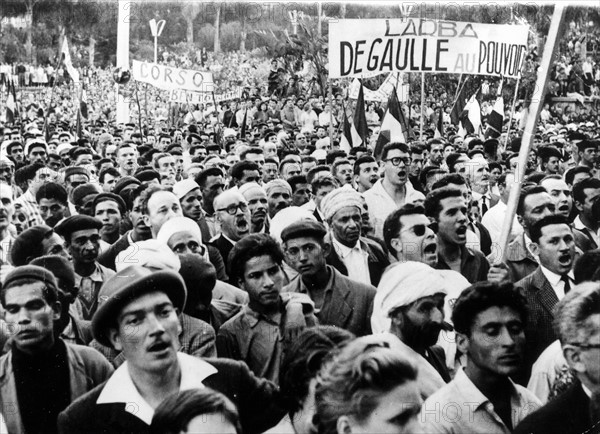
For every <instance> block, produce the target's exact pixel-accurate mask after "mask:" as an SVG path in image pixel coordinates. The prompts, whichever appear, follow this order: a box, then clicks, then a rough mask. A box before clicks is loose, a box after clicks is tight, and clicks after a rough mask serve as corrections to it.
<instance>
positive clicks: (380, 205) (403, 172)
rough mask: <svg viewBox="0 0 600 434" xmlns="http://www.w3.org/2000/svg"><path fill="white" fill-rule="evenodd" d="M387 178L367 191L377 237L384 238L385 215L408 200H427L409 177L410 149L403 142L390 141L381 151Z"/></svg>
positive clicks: (410, 201) (367, 199) (366, 196)
mask: <svg viewBox="0 0 600 434" xmlns="http://www.w3.org/2000/svg"><path fill="white" fill-rule="evenodd" d="M380 164H381V165H382V167H383V169H384V177H383V179H380V180H379V181H377V182H376V183H375V184H374V185H373V187H371V189H370V190H368V191H366V192H365V193H364V196H365V200H366V201H367V205H368V207H369V213H370V216H371V222H372V223H373V227H374V230H375V236H376V237H378V238H380V239H382V238H383V222H384V221H385V219H386V217H387V216H388V215H390V214H391V213H392V212H393V211H395V210H396V209H398V208H399V207H401V206H402V205H404V204H405V203H414V202H419V201H424V200H425V196H424V195H423V193H421V192H419V191H417V190H415V189H414V187H413V186H412V184H411V182H410V181H409V180H408V175H409V171H410V164H411V159H410V149H409V147H408V146H407V145H406V144H404V143H400V142H392V143H388V144H387V145H385V146H384V148H383V151H382V152H381V163H380Z"/></svg>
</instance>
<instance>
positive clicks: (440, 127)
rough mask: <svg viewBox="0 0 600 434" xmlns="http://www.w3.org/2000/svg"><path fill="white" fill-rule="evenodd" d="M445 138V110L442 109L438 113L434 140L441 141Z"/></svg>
mask: <svg viewBox="0 0 600 434" xmlns="http://www.w3.org/2000/svg"><path fill="white" fill-rule="evenodd" d="M443 137H444V110H443V109H442V108H441V107H440V109H439V110H438V113H437V119H436V121H435V133H434V134H433V138H434V139H441V138H443Z"/></svg>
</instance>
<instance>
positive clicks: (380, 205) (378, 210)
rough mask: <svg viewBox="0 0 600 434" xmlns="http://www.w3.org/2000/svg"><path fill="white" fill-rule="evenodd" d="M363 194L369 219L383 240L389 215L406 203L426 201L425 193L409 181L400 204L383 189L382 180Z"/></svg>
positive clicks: (377, 234) (376, 234) (376, 233)
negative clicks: (385, 223) (384, 226)
mask: <svg viewBox="0 0 600 434" xmlns="http://www.w3.org/2000/svg"><path fill="white" fill-rule="evenodd" d="M363 194H364V196H365V201H366V202H367V205H368V207H369V217H370V219H371V223H372V224H373V229H374V231H375V236H376V237H378V238H381V239H383V223H384V222H385V219H386V218H387V216H388V215H390V214H391V213H392V212H393V211H395V210H397V209H398V208H399V207H400V206H402V205H404V204H406V203H413V202H415V201H420V200H423V201H424V200H425V196H424V195H423V193H421V192H420V191H417V190H415V189H414V187H413V186H412V184H411V183H410V181H408V180H407V181H406V184H405V194H404V202H403V203H400V204H396V201H395V200H394V198H393V197H392V196H390V195H389V193H388V192H387V191H386V190H385V188H383V184H382V180H381V179H380V180H378V181H377V182H376V183H375V184H373V187H371V188H370V189H369V190H367V191H365V192H364V193H363Z"/></svg>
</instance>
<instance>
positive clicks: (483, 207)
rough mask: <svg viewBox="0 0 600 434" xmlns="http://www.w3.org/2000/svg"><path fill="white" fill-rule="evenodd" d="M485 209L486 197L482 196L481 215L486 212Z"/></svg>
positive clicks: (486, 207)
mask: <svg viewBox="0 0 600 434" xmlns="http://www.w3.org/2000/svg"><path fill="white" fill-rule="evenodd" d="M487 210H488V206H487V197H485V196H482V198H481V216H482V217H483V215H484V214H485V213H486V212H487Z"/></svg>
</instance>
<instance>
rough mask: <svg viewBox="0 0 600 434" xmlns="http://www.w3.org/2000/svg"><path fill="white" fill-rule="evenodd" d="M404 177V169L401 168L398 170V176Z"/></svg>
mask: <svg viewBox="0 0 600 434" xmlns="http://www.w3.org/2000/svg"><path fill="white" fill-rule="evenodd" d="M404 177H406V171H405V170H401V171H399V172H398V178H404Z"/></svg>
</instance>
